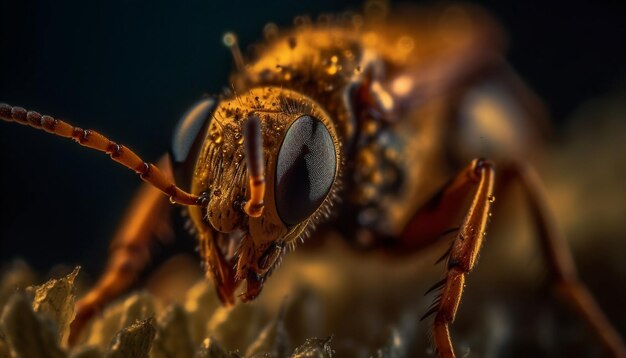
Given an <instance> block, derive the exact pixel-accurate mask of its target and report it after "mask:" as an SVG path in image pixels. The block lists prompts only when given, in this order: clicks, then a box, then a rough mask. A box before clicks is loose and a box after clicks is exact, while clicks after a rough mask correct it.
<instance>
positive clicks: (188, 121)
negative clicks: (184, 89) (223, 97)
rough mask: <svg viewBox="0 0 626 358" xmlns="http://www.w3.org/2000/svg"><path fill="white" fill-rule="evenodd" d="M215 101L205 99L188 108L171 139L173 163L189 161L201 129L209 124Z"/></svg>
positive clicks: (212, 98)
mask: <svg viewBox="0 0 626 358" xmlns="http://www.w3.org/2000/svg"><path fill="white" fill-rule="evenodd" d="M216 104H217V99H216V98H215V97H207V98H204V99H202V100H200V101H198V102H196V103H195V104H194V105H193V106H191V107H190V108H189V110H188V111H187V113H185V114H184V115H183V116H182V118H181V119H180V121H179V122H178V125H176V128H175V129H174V136H173V138H172V157H173V159H174V162H175V163H183V162H185V161H187V159H189V154H190V152H191V149H192V148H193V147H194V144H195V143H197V142H198V136H199V135H200V133H201V132H202V129H203V128H206V127H207V124H208V123H209V122H210V119H211V114H212V113H213V110H214V109H215V106H216Z"/></svg>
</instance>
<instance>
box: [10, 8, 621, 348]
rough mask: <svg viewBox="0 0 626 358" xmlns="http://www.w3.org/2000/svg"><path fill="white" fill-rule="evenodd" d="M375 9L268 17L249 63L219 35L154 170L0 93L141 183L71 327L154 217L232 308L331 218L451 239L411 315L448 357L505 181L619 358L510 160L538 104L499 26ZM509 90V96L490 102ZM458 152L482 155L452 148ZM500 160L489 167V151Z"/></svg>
mask: <svg viewBox="0 0 626 358" xmlns="http://www.w3.org/2000/svg"><path fill="white" fill-rule="evenodd" d="M390 19H392V20H389V19H387V20H386V19H384V18H379V17H377V16H373V17H372V18H364V17H363V16H361V15H350V16H344V17H331V16H326V17H322V18H321V19H320V20H319V21H317V22H312V21H310V20H308V19H307V18H305V17H303V18H299V21H298V26H297V27H296V28H295V29H293V30H290V31H286V32H278V31H277V30H276V29H275V28H274V27H272V26H268V27H267V28H266V31H265V35H266V42H265V43H264V44H260V45H259V47H258V48H257V54H256V58H255V59H253V60H246V59H244V57H243V55H242V54H241V52H240V51H239V49H238V46H237V43H236V39H235V38H234V36H232V35H228V36H226V37H225V43H226V44H227V45H228V46H229V47H230V48H231V49H232V52H233V57H234V62H235V65H236V70H235V71H234V73H233V74H232V77H231V83H232V88H231V89H230V90H228V91H226V92H225V93H224V94H222V95H220V96H214V97H207V98H204V99H202V100H200V101H199V102H197V103H196V104H195V105H194V106H192V107H191V108H190V109H189V111H188V112H187V113H186V114H185V115H184V116H183V118H182V119H181V121H180V122H179V125H178V127H177V128H176V129H175V131H174V136H173V143H172V148H171V151H170V153H169V154H168V155H166V156H164V157H163V159H162V160H161V161H160V162H159V163H158V165H154V164H150V163H148V162H146V161H144V160H143V159H142V158H141V157H139V156H138V155H137V154H135V153H134V152H133V151H132V150H131V149H129V148H128V147H126V146H123V145H121V144H119V143H117V142H114V141H112V140H110V139H108V138H107V137H105V136H103V135H102V134H100V133H99V132H96V131H92V130H84V129H81V128H78V127H75V126H73V125H70V124H68V123H67V122H65V121H62V120H59V119H56V118H54V117H50V116H45V115H43V116H42V115H40V114H38V113H36V112H30V111H26V110H24V109H22V108H20V107H12V106H9V105H2V106H0V117H1V118H2V119H4V120H6V121H12V122H18V123H21V124H25V125H30V126H32V127H34V128H38V129H42V130H44V131H46V132H49V133H52V134H56V135H59V136H62V137H67V138H71V139H73V140H75V141H76V142H78V143H79V144H81V145H83V146H86V147H89V148H92V149H95V150H98V151H101V152H105V153H107V154H109V155H110V156H111V159H113V160H114V161H116V162H118V163H120V164H122V165H124V166H126V167H127V168H129V169H131V170H133V171H135V172H137V174H139V175H140V177H141V179H142V180H144V181H145V182H146V183H147V184H146V185H145V187H144V188H143V189H142V190H141V192H140V193H139V194H138V197H137V200H136V201H135V205H134V206H133V207H132V208H131V209H130V214H129V218H130V219H129V220H128V223H129V224H128V225H125V226H123V227H122V228H121V229H120V232H121V233H122V234H121V235H119V236H118V237H119V238H120V239H119V240H116V241H115V242H114V244H113V250H112V256H111V258H110V260H109V264H108V266H107V268H106V271H105V273H104V275H103V277H102V278H101V280H100V281H99V282H98V283H97V284H96V285H95V287H94V288H93V289H92V290H91V291H90V292H89V293H88V294H87V295H86V296H85V297H83V298H82V299H81V301H80V302H79V303H78V315H77V318H76V320H75V322H74V324H73V331H74V332H78V331H80V328H81V325H83V324H84V323H85V322H86V321H87V320H88V319H89V318H90V317H91V316H92V315H93V314H95V313H96V312H97V311H98V310H99V309H100V308H101V307H102V306H103V305H105V304H106V303H107V302H109V301H110V300H111V299H113V298H114V297H116V296H118V295H119V294H121V293H122V292H124V291H125V290H126V289H127V288H128V287H129V286H130V285H131V284H132V283H133V282H134V281H135V279H136V278H137V276H138V275H139V274H140V272H141V271H142V270H143V269H144V267H145V266H146V265H147V263H148V261H149V256H150V250H149V246H150V243H151V242H152V241H153V240H154V239H155V238H154V237H152V233H153V231H154V230H153V229H154V228H155V227H156V226H157V225H158V224H159V223H161V222H165V221H182V222H181V223H180V224H182V225H187V226H188V227H189V228H190V230H189V231H190V234H192V235H193V236H195V238H196V239H197V242H198V245H199V249H200V256H201V258H202V261H203V265H204V267H205V269H206V272H207V276H208V277H209V278H210V279H212V280H213V281H214V282H215V285H216V288H217V292H218V294H219V296H220V298H221V300H222V301H223V302H224V303H225V304H232V303H234V301H235V291H236V289H237V288H238V287H239V286H242V285H243V286H244V289H243V293H242V294H241V295H240V298H241V300H244V301H248V300H253V299H254V298H256V297H257V296H258V295H259V294H260V293H261V290H262V288H263V284H264V282H265V280H267V279H268V277H269V275H270V274H271V273H272V271H273V270H275V269H276V268H277V266H278V265H279V263H280V261H281V258H282V257H283V256H284V255H285V254H286V253H287V252H288V251H289V250H293V249H294V248H295V246H296V245H297V243H298V242H299V241H300V240H303V239H305V238H306V237H308V236H309V235H311V234H314V232H315V227H316V226H318V225H332V226H334V227H336V228H337V229H338V230H340V231H341V232H343V233H344V236H345V237H346V238H348V239H352V240H354V241H357V242H358V243H359V245H364V246H368V247H371V248H373V249H374V248H377V249H380V250H388V251H391V252H397V253H400V252H404V253H407V252H415V251H417V250H420V249H422V248H424V247H427V246H429V245H431V244H433V243H435V242H437V241H438V239H439V238H440V237H441V236H442V234H454V235H456V239H455V240H454V242H453V244H452V246H451V247H450V250H449V251H448V252H446V254H445V255H444V256H443V257H442V260H444V261H445V262H446V265H447V274H446V276H445V278H444V279H442V280H441V281H440V282H438V283H437V284H436V285H434V286H433V289H432V290H433V291H435V290H436V291H438V292H439V296H438V298H437V299H436V300H435V301H434V303H433V306H432V307H431V309H429V310H428V311H427V312H426V313H425V315H424V317H423V318H427V317H430V316H434V322H433V332H434V335H433V337H434V346H435V348H436V349H437V352H438V353H439V355H440V356H444V357H449V356H454V350H453V344H452V340H451V335H450V331H449V324H450V323H451V322H452V321H453V320H454V317H455V315H456V312H457V310H458V309H459V305H460V302H461V299H462V294H463V288H464V286H465V277H466V275H467V274H468V273H469V272H470V271H471V270H472V269H473V268H474V266H475V264H476V259H477V256H478V254H479V252H480V249H481V246H482V242H483V237H484V235H485V233H486V230H487V225H488V219H489V215H490V213H491V207H492V203H493V201H494V200H495V197H499V196H500V195H499V194H500V193H501V192H502V191H504V190H506V189H507V187H508V186H509V185H510V183H512V182H518V183H520V184H521V186H522V188H523V189H524V191H525V194H526V196H527V198H528V201H529V203H530V206H531V208H532V210H533V216H534V222H535V225H536V226H537V229H538V234H539V235H538V238H539V239H540V240H541V242H542V245H543V247H544V250H545V253H546V258H547V260H548V262H549V267H550V269H551V274H552V277H553V280H554V282H555V286H556V287H558V288H559V289H560V290H561V292H562V293H563V294H564V296H565V297H566V299H568V300H569V301H571V302H572V303H573V304H574V306H575V307H576V311H577V313H578V314H579V315H581V316H582V317H583V318H584V319H585V320H586V321H587V322H588V323H589V324H590V326H591V327H592V329H593V330H594V331H595V332H596V333H597V335H598V337H599V339H600V341H601V342H602V343H603V344H604V345H605V346H606V348H607V349H608V350H610V351H611V352H613V353H614V354H615V355H620V354H622V355H623V354H624V347H623V343H622V342H621V339H620V338H619V336H618V335H617V334H616V333H615V330H614V329H613V328H612V326H611V324H610V323H609V322H608V320H607V319H606V317H604V315H603V313H602V312H601V311H600V310H599V309H598V308H597V305H596V304H595V302H594V301H593V299H592V298H591V296H590V295H589V293H588V292H587V290H586V289H585V287H584V285H582V284H581V283H580V282H579V281H578V279H577V278H576V272H575V268H574V265H573V261H572V259H571V255H570V254H569V251H568V248H567V246H566V245H565V242H564V240H563V238H561V237H560V236H559V235H558V233H557V231H555V230H554V228H553V224H552V222H551V220H550V218H549V214H548V212H547V208H546V206H545V204H544V202H543V195H542V191H541V189H540V184H539V181H538V179H537V177H536V174H535V173H534V172H533V170H532V169H531V168H529V167H527V166H525V165H524V164H521V163H520V162H519V161H516V160H519V159H521V158H522V156H523V153H524V149H523V146H524V145H527V144H528V143H529V142H531V141H532V136H531V135H529V136H527V137H524V135H523V133H521V132H523V130H524V129H526V128H532V126H533V123H534V122H535V121H536V122H540V121H541V116H542V113H541V109H540V108H541V106H540V105H539V104H538V103H536V100H535V99H534V97H533V95H532V94H531V93H530V91H529V90H528V89H526V87H525V86H524V85H523V84H522V83H521V82H520V81H519V80H518V79H517V78H516V77H515V75H514V74H513V73H512V72H511V71H510V70H509V69H508V67H507V65H506V63H505V61H504V60H503V59H502V51H503V43H502V42H503V40H502V38H501V35H500V32H499V30H498V28H497V26H496V25H494V24H493V22H492V21H491V20H490V19H489V17H488V16H486V15H485V14H483V13H482V12H481V11H479V10H476V9H472V8H461V7H452V8H435V9H430V10H428V11H426V12H420V13H418V14H415V15H414V16H413V15H409V14H404V15H402V14H396V15H394V16H393V17H391V18H390ZM471 95H473V96H477V95H478V96H483V97H484V96H486V97H487V98H489V99H491V100H492V101H495V107H493V106H491V107H488V109H494V108H495V109H502V108H503V109H504V110H503V111H496V113H495V114H494V113H493V111H491V112H489V111H488V114H484V111H483V112H481V111H480V110H478V109H480V108H482V107H476V106H474V107H472V106H471V105H470V106H469V108H466V107H464V104H465V103H466V100H467V98H468V96H469V97H471ZM506 101H514V105H513V106H512V107H510V106H506V105H502V106H501V107H498V106H497V104H498V103H499V104H502V103H504V102H506ZM464 121H467V122H469V123H474V122H475V123H479V124H480V123H483V122H480V121H487V123H488V124H487V125H485V126H484V127H481V126H480V125H474V126H470V127H469V128H470V129H471V130H476V131H478V134H475V133H474V134H472V133H471V132H469V131H470V129H468V127H467V126H466V125H465V124H466V123H467V122H464ZM527 122H528V123H527ZM483 124H484V123H483ZM497 125H499V126H502V128H504V129H505V132H506V133H508V134H510V137H508V138H507V140H506V141H504V142H503V141H502V140H500V138H498V136H499V135H502V133H503V132H500V133H498V134H497V135H493V133H490V132H488V131H487V130H488V129H489V128H493V127H494V126H497ZM485 127H486V128H485ZM471 136H483V137H484V138H485V140H484V141H483V142H481V144H480V145H485V146H486V148H483V147H481V148H479V149H476V148H474V149H466V148H463V147H458V146H457V144H458V143H466V142H468V140H467V137H471ZM520 143H522V144H520ZM480 145H479V147H480ZM472 151H475V152H484V154H485V155H486V156H488V157H490V159H480V158H476V159H471V158H466V157H467V153H471V152H472ZM480 154H483V153H480ZM507 157H509V158H510V159H511V160H510V161H499V162H498V163H497V164H498V166H497V169H496V166H495V160H500V159H502V158H507ZM491 159H493V161H492V160H491ZM446 180H447V182H446ZM163 193H164V194H165V195H163ZM168 201H169V202H171V203H173V204H176V206H175V207H174V206H171V205H169V204H168ZM179 207H181V208H180V210H179ZM181 215H184V217H181ZM130 223H132V225H131V224H130ZM244 281H245V283H244ZM416 319H419V317H416Z"/></svg>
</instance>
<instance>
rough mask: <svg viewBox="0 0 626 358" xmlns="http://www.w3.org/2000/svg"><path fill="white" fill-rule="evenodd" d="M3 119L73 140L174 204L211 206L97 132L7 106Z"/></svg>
mask: <svg viewBox="0 0 626 358" xmlns="http://www.w3.org/2000/svg"><path fill="white" fill-rule="evenodd" d="M0 118H1V119H3V120H5V121H7V122H16V123H19V124H23V125H28V126H31V127H33V128H36V129H41V130H44V131H46V132H48V133H51V134H54V135H57V136H60V137H64V138H71V139H72V140H74V141H75V142H76V143H78V144H80V145H82V146H84V147H87V148H91V149H95V150H97V151H99V152H104V153H106V154H108V155H109V156H110V157H111V159H112V160H113V161H116V162H118V163H120V164H122V165H123V166H125V167H126V168H128V169H131V170H134V171H135V173H137V174H138V175H139V177H140V178H141V180H143V181H145V182H147V183H149V184H151V185H152V186H154V187H155V188H157V189H159V190H160V191H162V192H163V193H165V195H168V196H169V197H170V201H171V202H172V203H177V204H182V205H187V206H205V205H206V204H207V201H208V198H207V197H204V196H197V195H193V194H190V193H187V192H186V191H184V190H182V189H181V188H179V187H178V186H176V184H174V183H173V182H172V181H171V180H170V179H168V177H167V176H166V175H165V174H164V173H163V172H162V171H161V170H160V169H159V168H158V167H157V166H156V165H154V164H151V163H148V162H146V161H144V160H143V159H141V157H139V156H138V155H137V154H135V152H133V151H132V150H130V149H129V148H127V147H125V146H123V145H121V144H117V143H116V142H114V141H112V140H110V139H109V138H107V137H105V136H103V135H102V134H100V133H98V132H96V131H93V130H91V129H82V128H79V127H74V126H73V125H71V124H69V123H67V122H64V121H62V120H60V119H56V118H53V117H51V116H45V115H44V116H42V115H41V114H39V113H37V112H34V111H27V110H25V109H24V108H22V107H12V106H9V105H8V104H5V103H0Z"/></svg>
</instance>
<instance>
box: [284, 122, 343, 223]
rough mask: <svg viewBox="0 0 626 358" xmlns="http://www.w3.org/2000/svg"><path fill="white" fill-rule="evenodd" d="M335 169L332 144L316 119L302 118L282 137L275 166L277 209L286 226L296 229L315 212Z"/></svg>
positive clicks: (327, 190)
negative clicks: (295, 226)
mask: <svg viewBox="0 0 626 358" xmlns="http://www.w3.org/2000/svg"><path fill="white" fill-rule="evenodd" d="M336 169H337V156H336V152H335V144H334V142H333V139H332V138H331V136H330V133H329V132H328V129H327V128H326V126H325V125H324V123H322V122H321V121H320V120H319V119H317V118H314V117H311V116H302V117H300V118H298V119H296V120H295V121H294V122H293V123H292V124H291V126H290V127H289V129H288V130H287V133H286V134H285V138H284V139H283V143H282V145H281V147H280V150H279V152H278V162H277V165H276V194H275V197H276V209H277V210H278V216H279V217H280V219H281V220H282V221H283V222H284V223H285V224H286V225H287V226H293V225H296V224H298V223H300V222H302V221H303V220H305V219H306V218H308V217H309V216H310V215H311V214H313V213H314V212H315V210H317V208H318V207H319V206H320V205H321V204H322V202H323V201H324V199H325V198H326V196H327V195H328V192H329V191H330V188H331V186H332V185H333V182H334V181H335V172H336Z"/></svg>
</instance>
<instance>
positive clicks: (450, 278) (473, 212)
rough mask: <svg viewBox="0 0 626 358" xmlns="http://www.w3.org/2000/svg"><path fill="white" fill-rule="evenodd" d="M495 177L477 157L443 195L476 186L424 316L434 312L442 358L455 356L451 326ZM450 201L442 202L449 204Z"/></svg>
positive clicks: (488, 164)
mask: <svg viewBox="0 0 626 358" xmlns="http://www.w3.org/2000/svg"><path fill="white" fill-rule="evenodd" d="M494 179H495V170H494V167H493V164H491V162H488V161H486V160H483V159H478V160H474V161H473V162H472V164H470V165H469V166H468V167H467V168H466V169H465V170H463V171H462V172H461V173H460V174H458V175H457V176H456V177H455V178H454V180H453V181H452V183H451V184H450V185H449V186H448V190H446V191H445V192H444V194H445V193H446V192H447V193H448V197H447V200H449V199H450V197H451V194H456V195H457V198H458V195H459V194H461V192H462V191H463V190H458V189H457V188H465V189H466V190H464V191H465V194H467V189H469V187H474V188H475V192H474V195H473V199H472V203H471V205H470V207H469V210H468V211H467V214H466V215H465V218H464V219H463V222H462V224H461V227H460V228H459V232H458V234H457V239H456V240H455V241H454V242H453V244H452V248H451V249H450V253H449V255H448V272H447V274H446V277H445V280H443V281H441V283H440V285H441V296H440V297H439V298H438V299H437V300H436V301H435V303H434V305H433V307H432V308H431V310H429V311H428V312H427V313H426V315H424V317H426V316H429V315H430V314H433V313H434V314H435V322H434V327H433V338H434V344H435V348H436V350H437V352H438V354H439V356H440V357H454V356H455V355H454V349H453V348H452V341H451V339H450V330H449V327H448V326H449V324H450V323H451V322H453V321H454V318H455V316H456V312H457V310H458V308H459V304H460V303H461V297H462V295H463V289H464V287H465V275H467V274H468V273H469V272H470V271H471V270H472V269H473V268H474V265H475V264H476V258H477V257H478V253H479V251H480V247H481V245H482V241H483V238H484V235H485V232H486V229H487V221H488V218H489V210H490V207H491V203H492V202H493V200H494V199H493V198H494V197H493V187H494ZM452 196H454V195H452ZM447 203H450V201H447ZM447 203H446V204H442V205H449V204H447ZM457 205H458V201H457ZM437 212H439V211H437Z"/></svg>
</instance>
